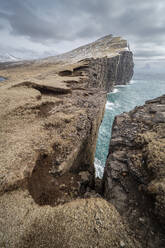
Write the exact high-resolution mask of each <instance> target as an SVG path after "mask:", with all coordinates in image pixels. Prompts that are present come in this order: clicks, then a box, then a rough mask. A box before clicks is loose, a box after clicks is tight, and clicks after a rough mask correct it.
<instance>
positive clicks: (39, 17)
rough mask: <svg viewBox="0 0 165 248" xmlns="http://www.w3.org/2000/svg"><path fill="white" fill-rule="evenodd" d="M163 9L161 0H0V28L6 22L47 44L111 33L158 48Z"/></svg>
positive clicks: (164, 24) (164, 30) (163, 32)
mask: <svg viewBox="0 0 165 248" xmlns="http://www.w3.org/2000/svg"><path fill="white" fill-rule="evenodd" d="M164 12H165V2H164V0H157V1H155V0H145V1H144V0H134V1H133V0H116V1H110V0H102V1H100V0H54V1H52V0H47V1H45V0H35V1H34V0H26V1H22V0H0V20H1V22H0V29H2V28H4V25H6V29H8V30H9V32H10V34H12V35H13V36H18V37H21V36H24V37H27V38H28V39H30V40H32V41H34V42H38V43H44V44H47V45H49V44H50V43H54V44H56V42H60V41H74V40H75V39H84V40H85V39H94V38H97V37H100V36H103V35H106V34H110V33H113V34H114V35H122V36H124V37H125V38H127V39H129V41H130V43H131V44H133V46H134V47H135V49H136V48H138V49H139V48H140V47H142V46H144V44H146V46H147V44H148V45H149V46H150V47H152V48H153V49H152V50H154V47H155V49H157V47H158V46H160V50H161V47H163V46H164V40H165V15H164ZM1 23H3V25H2V24H1ZM143 50H144V49H142V50H141V52H143ZM152 50H150V51H149V49H148V50H147V53H146V56H149V53H151V55H152ZM153 53H154V52H153ZM155 53H157V52H155ZM160 53H161V52H160ZM164 53H165V51H164ZM138 54H140V52H139V51H138V52H137V53H136V55H137V56H139V55H138Z"/></svg>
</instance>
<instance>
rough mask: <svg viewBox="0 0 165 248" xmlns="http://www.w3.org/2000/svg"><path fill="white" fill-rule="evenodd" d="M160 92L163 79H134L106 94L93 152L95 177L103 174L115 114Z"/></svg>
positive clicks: (162, 92) (125, 110)
mask: <svg viewBox="0 0 165 248" xmlns="http://www.w3.org/2000/svg"><path fill="white" fill-rule="evenodd" d="M164 78H165V77H164ZM162 94H165V79H164V80H163V79H159V80H158V79H145V80H142V79H134V80H132V81H131V82H130V84H128V85H126V86H123V85H121V86H117V87H115V88H114V91H113V92H111V93H109V94H108V96H107V103H106V110H105V114H104V119H103V121H102V124H101V126H100V129H99V135H98V141H97V147H96V154H95V168H96V176H97V177H100V178H101V177H102V176H103V171H104V166H105V161H106V158H107V155H108V149H109V141H110V137H111V128H112V124H113V120H114V118H115V116H116V115H118V114H121V113H123V112H127V111H130V110H132V109H133V108H134V107H135V106H139V105H143V104H144V103H145V101H146V100H149V99H152V98H155V97H158V96H161V95H162Z"/></svg>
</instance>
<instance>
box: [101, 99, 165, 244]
mask: <svg viewBox="0 0 165 248" xmlns="http://www.w3.org/2000/svg"><path fill="white" fill-rule="evenodd" d="M164 133H165V95H163V96H161V97H159V98H156V99H154V100H151V101H147V102H146V104H145V105H144V106H141V107H136V108H135V109H134V110H132V111H130V112H129V113H124V114H121V115H119V116H117V117H116V118H115V121H114V124H113V130H112V138H111V142H110V147H109V155H108V159H107V163H106V168H105V172H104V178H103V186H104V196H105V198H106V199H107V200H109V201H110V202H111V203H112V204H113V205H114V206H115V207H116V208H117V210H118V211H119V213H120V214H121V215H122V216H123V217H124V218H125V219H126V222H127V223H128V225H129V226H130V228H131V229H132V230H134V232H135V235H136V237H138V239H139V241H140V242H141V244H142V247H164V237H165V230H164V226H163V225H164V223H165V136H164Z"/></svg>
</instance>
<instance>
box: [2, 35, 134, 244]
mask: <svg viewBox="0 0 165 248" xmlns="http://www.w3.org/2000/svg"><path fill="white" fill-rule="evenodd" d="M132 73H133V60H132V53H131V51H129V50H128V48H127V42H126V41H125V40H123V39H121V38H113V37H112V36H107V37H104V38H102V39H100V40H98V41H96V42H94V43H91V44H89V45H87V46H85V47H81V48H79V49H76V50H74V51H72V52H70V53H67V54H64V55H61V56H57V57H51V58H48V59H44V60H40V61H30V62H16V63H12V64H11V63H9V64H4V65H1V71H0V75H1V76H2V77H4V78H5V79H6V80H5V81H4V82H5V83H1V85H0V119H1V122H0V195H1V197H0V211H1V214H0V240H2V242H1V243H0V244H1V247H19V245H20V244H21V245H20V247H26V244H27V245H29V246H28V247H35V246H34V245H39V246H38V247H40V246H41V243H42V244H43V243H44V242H46V240H45V239H46V236H43V238H41V239H39V240H40V241H39V240H38V241H36V237H34V240H32V243H27V238H25V239H24V237H26V233H27V230H29V234H27V235H30V236H31V231H32V230H33V228H34V229H35V227H34V226H33V225H35V223H34V222H35V221H36V219H35V218H38V217H37V215H38V216H39V215H40V214H41V216H43V222H42V223H41V222H38V225H39V226H41V225H43V228H46V226H47V225H48V224H47V223H48V222H47V219H46V216H45V218H44V215H45V213H46V211H49V210H50V209H51V210H50V215H52V216H54V218H56V216H57V212H58V209H56V208H57V205H59V204H64V203H65V205H64V206H63V207H62V208H61V207H60V208H59V209H61V210H60V211H63V212H65V209H66V212H67V211H68V210H67V209H68V208H69V205H67V204H69V203H67V202H70V201H72V200H75V199H77V198H82V197H88V196H89V195H92V196H95V197H96V196H97V194H96V193H95V191H94V184H95V171H94V155H95V149H96V141H97V134H98V129H99V126H100V123H101V121H102V118H103V114H104V108H105V103H106V93H107V91H109V90H111V89H112V88H113V86H114V85H115V84H117V83H118V84H120V83H127V82H128V81H129V80H130V78H131V76H132ZM97 201H98V202H99V201H100V204H103V206H104V205H105V203H104V202H103V199H100V200H97ZM25 202H26V203H25ZM84 202H86V200H84ZM101 202H102V203H101ZM20 203H21V206H20V205H19V204H20ZM85 204H86V203H84V208H85V206H86V205H85ZM91 204H93V203H91ZM47 205H50V206H51V207H53V208H51V207H48V206H47ZM40 206H42V211H41V207H40ZM107 206H108V205H107ZM105 207H106V206H105ZM47 209H49V210H47ZM111 210H112V212H113V207H110V210H109V211H110V212H111ZM40 211H41V212H42V213H40ZM74 211H75V212H74V214H75V215H76V213H77V214H78V212H76V210H74ZM89 211H90V208H89ZM92 211H93V210H92ZM60 213H62V212H60ZM81 214H82V212H81ZM114 215H115V216H116V217H115V218H117V219H118V213H117V212H115V211H114ZM30 216H33V217H32V222H31V223H29V222H28V220H31V217H30ZM35 216H36V217H35ZM64 216H65V215H63V216H62V219H64ZM67 216H69V215H68V212H67ZM105 216H106V215H105V213H104V217H103V218H105ZM89 217H90V218H91V216H90V215H89ZM48 218H51V217H50V216H49V217H48ZM66 218H70V217H66ZM81 218H82V220H83V214H82V217H81ZM22 219H23V220H24V221H23V222H22ZM91 221H93V219H91ZM113 221H114V228H115V229H114V230H112V229H109V230H108V229H107V231H106V234H105V235H106V237H107V236H108V235H110V237H111V236H113V234H114V232H116V233H117V232H119V231H120V227H119V225H120V224H119V222H118V223H117V222H115V219H114V220H113ZM26 222H28V223H27V224H26ZM24 225H26V227H25V228H24ZM52 225H56V224H55V222H52ZM68 225H69V224H68ZM108 225H109V224H108ZM62 226H63V223H61V228H62ZM82 227H83V226H82ZM36 228H37V229H35V231H36V235H37V233H38V235H40V236H41V235H42V233H41V232H40V231H39V229H40V228H39V229H38V227H36ZM51 228H52V229H51V233H52V235H56V234H57V235H59V234H58V232H56V231H54V233H53V227H51ZM68 228H69V226H68ZM72 228H73V230H75V229H76V223H75V229H74V227H72ZM121 228H123V227H121ZM89 229H90V232H91V235H94V237H95V230H94V229H91V227H89ZM46 230H47V232H49V227H48V226H47V229H46ZM122 230H123V229H122ZM96 232H97V231H96ZM59 233H61V231H59ZM77 233H79V232H78V231H77ZM108 233H109V234H108ZM65 235H66V236H65ZM65 235H64V236H65V237H66V241H65V242H68V237H69V236H67V234H66V233H65ZM115 235H116V234H115ZM123 235H125V234H124V233H123ZM30 236H27V237H28V238H29V237H30ZM128 236H129V235H128ZM76 237H78V234H76V236H75V237H74V238H75V239H76ZM115 237H116V236H114V239H113V242H116V246H111V247H120V242H119V239H118V238H117V237H116V238H115ZM124 237H125V236H121V237H120V238H121V239H122V238H123V239H124V240H123V241H122V240H121V241H122V242H125V243H126V244H128V247H133V245H132V244H133V242H134V241H129V240H132V238H129V237H128V239H127V238H124ZM52 238H53V236H52ZM82 238H84V236H83V235H82V237H81V239H82ZM23 240H24V241H26V242H25V243H21V242H23ZM54 240H55V239H54V238H53V242H54ZM89 240H90V238H88V241H89ZM48 241H49V245H48V243H46V247H52V246H51V244H52V243H51V236H50V237H49V239H48ZM35 242H41V243H35ZM57 242H58V240H57ZM65 242H64V244H66V243H65ZM75 242H77V244H78V239H77V241H75ZM106 242H108V241H105V242H104V243H103V244H105V246H104V245H101V244H99V247H108V246H107V244H108V243H106ZM44 244H45V243H44ZM86 244H87V241H85V243H84V242H82V245H81V244H80V245H81V247H87V245H86ZM89 244H90V243H89ZM94 245H95V243H94V240H93V241H91V247H94ZM42 247H45V246H42ZM68 247H69V246H68ZM70 247H71V246H70ZM75 247H79V246H78V245H77V246H75Z"/></svg>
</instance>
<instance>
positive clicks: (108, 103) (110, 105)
mask: <svg viewBox="0 0 165 248" xmlns="http://www.w3.org/2000/svg"><path fill="white" fill-rule="evenodd" d="M113 106H114V103H113V102H109V101H107V103H106V105H105V108H106V109H110V110H111V109H113Z"/></svg>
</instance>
